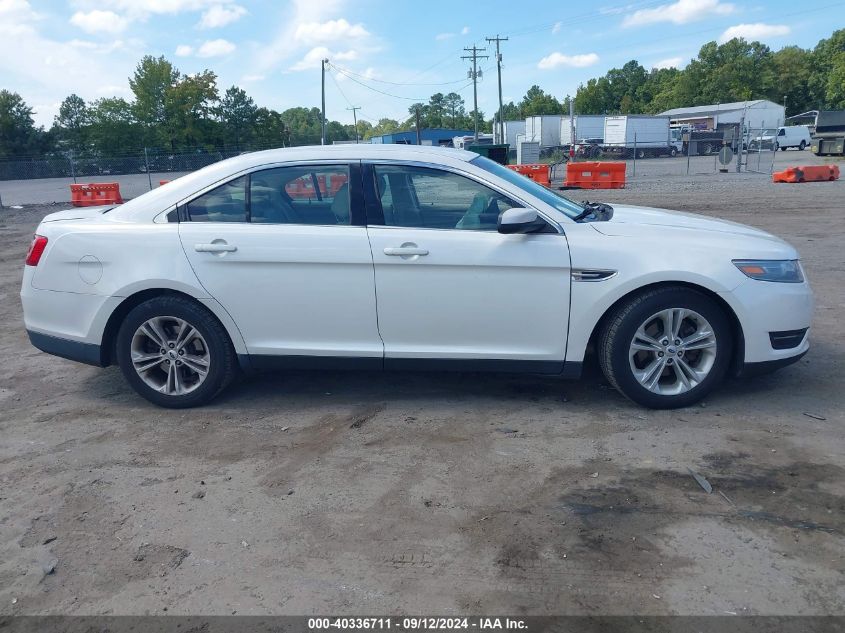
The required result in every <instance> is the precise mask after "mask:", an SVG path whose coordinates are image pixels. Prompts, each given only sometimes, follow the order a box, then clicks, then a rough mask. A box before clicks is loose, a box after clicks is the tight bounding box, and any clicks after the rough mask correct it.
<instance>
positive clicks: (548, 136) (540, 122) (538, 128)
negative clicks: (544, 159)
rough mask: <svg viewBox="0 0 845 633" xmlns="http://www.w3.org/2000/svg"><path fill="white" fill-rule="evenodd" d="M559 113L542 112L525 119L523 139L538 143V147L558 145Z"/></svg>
mask: <svg viewBox="0 0 845 633" xmlns="http://www.w3.org/2000/svg"><path fill="white" fill-rule="evenodd" d="M561 118H563V117H562V116H561V115H560V114H543V115H539V116H530V117H526V119H525V140H527V141H536V142H539V143H540V149H546V148H549V147H560V120H561Z"/></svg>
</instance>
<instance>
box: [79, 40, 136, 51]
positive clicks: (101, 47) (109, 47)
mask: <svg viewBox="0 0 845 633" xmlns="http://www.w3.org/2000/svg"><path fill="white" fill-rule="evenodd" d="M68 44H69V45H70V46H73V47H74V48H80V49H84V50H87V51H93V52H95V53H113V52H114V51H118V50H122V49H124V48H126V42H125V41H123V40H114V41H113V42H105V43H103V42H89V41H88V40H78V39H73V40H71V41H69V42H68Z"/></svg>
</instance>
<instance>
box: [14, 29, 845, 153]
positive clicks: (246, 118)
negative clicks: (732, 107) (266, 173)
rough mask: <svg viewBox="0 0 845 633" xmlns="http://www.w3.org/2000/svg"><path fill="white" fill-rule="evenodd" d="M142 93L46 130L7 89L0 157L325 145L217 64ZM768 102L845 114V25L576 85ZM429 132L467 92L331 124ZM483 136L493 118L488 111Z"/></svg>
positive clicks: (579, 108)
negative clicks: (220, 73) (805, 42)
mask: <svg viewBox="0 0 845 633" xmlns="http://www.w3.org/2000/svg"><path fill="white" fill-rule="evenodd" d="M129 87H130V89H131V91H132V99H131V100H127V99H124V98H121V97H107V98H102V99H97V100H95V101H91V102H86V101H85V100H84V99H82V98H81V97H79V96H77V95H75V94H72V95H70V96H68V97H67V98H65V100H64V101H63V102H62V104H61V106H60V108H59V113H58V115H56V117H55V120H54V121H53V124H52V126H51V127H50V128H49V129H44V128H43V127H36V126H35V124H34V121H33V118H32V114H33V110H32V108H31V107H30V106H28V105H27V104H26V102H25V101H24V100H23V99H22V98H21V96H20V95H18V94H17V93H14V92H11V91H9V90H5V89H4V90H0V159H12V158H16V157H25V156H34V155H67V154H68V153H71V152H72V153H73V154H74V155H77V156H80V157H82V156H97V155H116V154H120V153H129V152H136V151H138V150H139V149H141V148H143V147H151V148H158V149H160V150H164V151H169V152H174V153H176V152H203V151H208V150H211V149H226V150H229V151H239V150H241V149H253V148H260V147H281V146H292V145H308V144H319V142H320V138H321V126H320V119H321V117H320V110H319V108H305V107H295V108H289V109H287V110H284V111H283V112H278V111H276V110H273V109H270V108H266V107H259V106H257V105H256V103H255V101H254V100H253V99H252V97H250V96H249V95H248V94H247V93H246V92H245V91H244V90H243V89H241V88H239V87H237V86H231V87H230V88H228V89H226V90H225V91H224V92H223V94H222V95H221V94H220V91H219V88H218V86H217V76H216V74H215V73H214V72H212V71H210V70H205V71H203V72H201V73H197V74H194V75H188V74H183V73H182V72H180V71H179V70H178V69H177V68H176V67H175V66H173V64H172V63H170V62H169V61H168V60H166V59H165V58H164V57H152V56H146V57H144V58H143V59H142V60H141V61H140V62H139V63H138V65H137V67H136V68H135V72H134V73H133V75H132V77H130V78H129ZM750 99H769V100H771V101H774V102H777V103H783V102H784V101H785V103H786V108H787V114H797V113H799V112H803V111H806V110H811V109H845V29H841V30H838V31H835V32H834V33H833V34H832V35H831V36H830V37H829V38H826V39H822V40H821V41H819V42H818V44H817V45H816V46H815V47H814V48H812V49H803V48H800V47H797V46H787V47H785V48H782V49H780V50H778V51H772V50H771V49H770V48H769V47H768V46H766V45H765V44H762V43H760V42H747V41H745V40H744V39H741V38H738V39H732V40H730V41H728V42H725V43H723V44H718V43H716V42H708V43H707V44H704V45H703V46H702V47H701V49H700V50H699V53H698V55H697V56H696V58H695V59H692V60H690V62H689V63H688V64H687V65H686V67H685V68H683V69H677V68H660V69H652V70H646V69H645V68H644V67H643V66H642V65H641V64H640V63H639V62H637V61H636V60H632V61H630V62H628V63H627V64H625V65H624V66H622V67H621V68H613V69H611V70H609V71H608V72H607V73H606V74H605V75H604V76H602V77H598V78H594V79H590V80H589V81H587V82H586V84H582V85H581V86H579V87H578V90H577V92H576V94H575V97H574V108H575V111H576V112H577V113H580V114H655V113H658V112H662V111H664V110H667V109H670V108H675V107H683V106H695V105H704V104H710V103H720V102H730V101H743V100H750ZM568 112H569V100H568V97H567V98H563V99H558V98H557V97H555V96H554V95H553V94H551V93H547V92H545V91H544V90H543V89H542V88H540V87H539V86H536V85H535V86H531V88H529V89H528V91H527V92H526V94H525V96H524V97H523V98H522V99H521V100H520V101H519V102H517V103H514V102H510V103H507V104H505V105H504V107H503V114H504V119H505V120H513V119H523V118H525V117H526V116H532V115H538V114H567V113H568ZM417 116H419V121H420V125H421V126H422V127H425V128H432V127H442V128H455V129H462V128H463V129H472V128H473V126H474V123H473V121H474V113H473V112H472V111H469V112H467V110H466V105H465V103H464V99H463V97H462V96H461V95H460V94H458V93H456V92H450V93H447V94H443V93H436V94H434V95H432V96H431V98H430V99H429V101H428V103H414V104H412V105H411V106H410V108H409V109H408V117H407V118H406V119H404V120H397V119H391V118H382V119H380V120H378V121H377V122H375V123H372V122H370V121H367V120H360V121H358V124H357V129H356V128H355V127H354V126H353V125H348V124H343V123H340V122H338V121H328V122H327V125H326V134H327V139H328V142H330V143H331V142H332V141H335V140H338V141H347V140H353V139H355V138H356V134H357V135H358V136H359V137H360V138H362V139H369V138H370V137H372V136H377V135H381V134H388V133H392V132H397V131H402V130H413V129H415V127H416V119H417ZM478 117H479V121H480V124H481V129H482V131H490V130H491V129H492V119H489V120H488V119H487V118H486V117H485V115H484V113H483V112H479V113H478Z"/></svg>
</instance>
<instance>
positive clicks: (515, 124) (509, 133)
mask: <svg viewBox="0 0 845 633" xmlns="http://www.w3.org/2000/svg"><path fill="white" fill-rule="evenodd" d="M504 126H505V137H504V138H499V136H500V135H499V124H498V123H494V124H493V140H494V142H495V143H497V144H501V143H507V144H508V145H510V146H512V147H516V135H517V134H525V121H522V120H519V121H504Z"/></svg>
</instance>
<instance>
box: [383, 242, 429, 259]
mask: <svg viewBox="0 0 845 633" xmlns="http://www.w3.org/2000/svg"><path fill="white" fill-rule="evenodd" d="M384 254H385V255H391V256H396V257H414V256H419V255H428V251H427V250H426V249H424V248H420V247H419V246H417V245H416V244H402V246H398V247H388V248H385V249H384Z"/></svg>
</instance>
